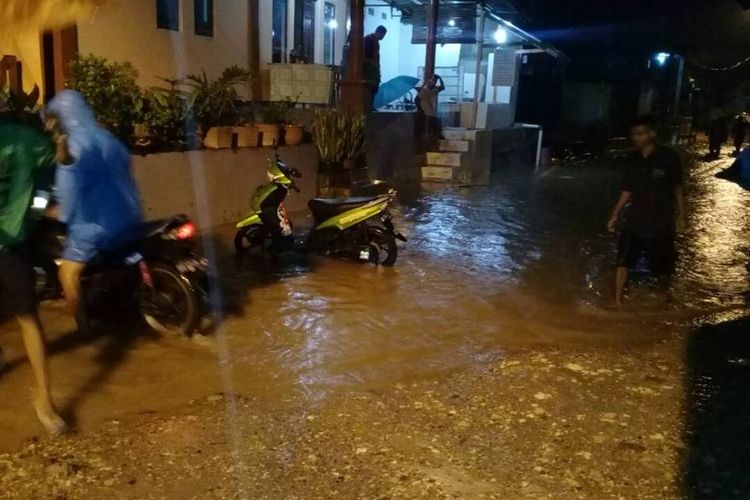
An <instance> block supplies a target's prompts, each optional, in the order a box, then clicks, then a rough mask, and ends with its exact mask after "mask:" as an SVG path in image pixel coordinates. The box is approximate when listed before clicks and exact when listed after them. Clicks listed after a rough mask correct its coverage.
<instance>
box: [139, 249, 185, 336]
mask: <svg viewBox="0 0 750 500" xmlns="http://www.w3.org/2000/svg"><path fill="white" fill-rule="evenodd" d="M151 281H152V283H153V286H148V285H145V284H142V285H141V291H140V293H139V299H138V308H139V310H140V313H141V317H142V318H143V320H144V321H145V322H146V324H147V325H148V326H149V327H151V329H153V330H154V331H157V332H159V333H164V334H170V335H178V334H179V335H185V336H189V335H191V334H192V333H193V329H194V327H195V323H196V321H197V318H198V304H197V300H196V297H195V294H194V293H193V290H192V288H191V287H190V284H189V283H188V282H187V280H186V279H185V278H184V277H183V276H182V275H181V274H180V273H179V272H178V271H177V270H176V269H174V268H173V267H171V266H165V265H161V264H156V265H153V266H152V267H151Z"/></svg>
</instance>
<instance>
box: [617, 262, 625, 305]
mask: <svg viewBox="0 0 750 500" xmlns="http://www.w3.org/2000/svg"><path fill="white" fill-rule="evenodd" d="M627 282H628V268H627V267H618V268H617V271H616V273H615V305H616V306H617V307H622V294H623V292H625V283H627Z"/></svg>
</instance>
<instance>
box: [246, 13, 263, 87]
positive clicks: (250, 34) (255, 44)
mask: <svg viewBox="0 0 750 500" xmlns="http://www.w3.org/2000/svg"><path fill="white" fill-rule="evenodd" d="M258 2H259V0H248V2H247V17H248V20H247V22H248V29H247V56H248V61H247V67H248V70H249V71H250V73H251V74H252V76H253V80H252V82H250V95H251V98H252V100H253V101H260V100H261V98H262V97H263V96H262V85H261V78H260V8H259V5H258Z"/></svg>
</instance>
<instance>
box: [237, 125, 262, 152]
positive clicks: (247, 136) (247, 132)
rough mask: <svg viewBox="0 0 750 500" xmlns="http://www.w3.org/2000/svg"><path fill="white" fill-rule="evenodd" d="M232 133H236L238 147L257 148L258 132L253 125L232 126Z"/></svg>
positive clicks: (258, 142) (258, 141)
mask: <svg viewBox="0 0 750 500" xmlns="http://www.w3.org/2000/svg"><path fill="white" fill-rule="evenodd" d="M234 133H235V134H236V135H237V147H238V148H257V147H258V145H259V144H260V132H259V131H258V127H256V126H255V125H245V126H244V127H234Z"/></svg>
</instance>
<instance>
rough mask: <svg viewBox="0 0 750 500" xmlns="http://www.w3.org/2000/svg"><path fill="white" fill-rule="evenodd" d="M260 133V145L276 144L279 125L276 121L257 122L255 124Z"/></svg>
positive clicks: (277, 142)
mask: <svg viewBox="0 0 750 500" xmlns="http://www.w3.org/2000/svg"><path fill="white" fill-rule="evenodd" d="M255 126H256V127H257V128H258V132H260V135H261V145H263V146H276V145H277V144H279V125H278V124H276V123H258V124H256V125H255Z"/></svg>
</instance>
